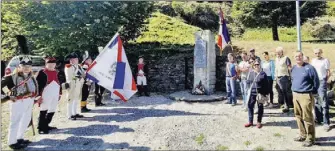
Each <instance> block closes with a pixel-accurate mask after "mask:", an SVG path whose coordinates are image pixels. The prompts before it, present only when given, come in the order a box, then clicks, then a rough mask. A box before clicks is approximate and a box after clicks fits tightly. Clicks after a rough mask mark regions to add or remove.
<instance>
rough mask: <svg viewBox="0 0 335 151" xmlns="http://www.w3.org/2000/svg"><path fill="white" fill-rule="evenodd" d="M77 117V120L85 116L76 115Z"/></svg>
mask: <svg viewBox="0 0 335 151" xmlns="http://www.w3.org/2000/svg"><path fill="white" fill-rule="evenodd" d="M75 117H76V118H83V117H84V116H83V115H80V114H76V115H75Z"/></svg>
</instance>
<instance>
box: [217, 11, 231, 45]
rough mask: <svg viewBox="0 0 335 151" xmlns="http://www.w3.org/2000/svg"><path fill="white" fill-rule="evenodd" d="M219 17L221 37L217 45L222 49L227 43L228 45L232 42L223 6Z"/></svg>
mask: <svg viewBox="0 0 335 151" xmlns="http://www.w3.org/2000/svg"><path fill="white" fill-rule="evenodd" d="M219 17H220V29H219V38H218V42H217V45H218V46H219V48H220V50H221V51H222V50H223V48H224V47H225V45H227V44H228V43H229V42H230V37H229V33H228V28H227V25H226V21H225V19H224V17H223V12H222V9H221V8H220V12H219Z"/></svg>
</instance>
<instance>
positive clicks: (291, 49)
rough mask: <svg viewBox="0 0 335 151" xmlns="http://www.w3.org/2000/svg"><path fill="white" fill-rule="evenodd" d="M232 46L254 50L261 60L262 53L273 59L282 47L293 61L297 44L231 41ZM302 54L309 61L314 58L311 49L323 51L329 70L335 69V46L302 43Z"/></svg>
mask: <svg viewBox="0 0 335 151" xmlns="http://www.w3.org/2000/svg"><path fill="white" fill-rule="evenodd" d="M232 43H233V45H236V46H238V47H240V48H243V50H245V51H248V50H250V49H251V48H254V49H255V50H256V55H258V56H260V57H261V58H262V52H264V51H268V52H269V54H270V57H271V58H272V59H274V58H275V49H276V47H278V46H282V47H283V48H284V53H285V55H287V56H288V57H290V58H291V60H292V61H293V60H294V53H295V52H296V50H297V47H298V46H297V43H296V42H281V41H280V42H276V41H241V40H238V39H233V40H232ZM301 47H302V52H303V53H304V54H305V55H307V56H309V58H310V59H312V58H314V53H313V49H315V48H321V49H323V50H324V52H323V55H324V57H326V58H328V59H329V61H330V65H331V69H333V70H334V68H335V44H330V43H328V44H325V43H306V42H303V43H302V44H301Z"/></svg>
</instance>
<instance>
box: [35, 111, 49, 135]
mask: <svg viewBox="0 0 335 151" xmlns="http://www.w3.org/2000/svg"><path fill="white" fill-rule="evenodd" d="M47 112H48V111H40V117H39V120H38V127H37V129H38V133H39V134H48V133H49V130H48V127H47V126H48V123H47V119H46V115H47Z"/></svg>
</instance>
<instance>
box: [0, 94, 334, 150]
mask: <svg viewBox="0 0 335 151" xmlns="http://www.w3.org/2000/svg"><path fill="white" fill-rule="evenodd" d="M90 104H93V102H92V103H90ZM7 106H8V104H4V105H3V106H2V113H3V114H2V117H3V118H2V123H3V125H2V126H3V127H2V148H3V149H7V144H6V143H7V138H6V137H7V128H6V127H7V126H8V121H6V119H7V120H8V115H9V114H8V108H7ZM89 108H91V109H93V110H92V111H91V112H89V113H86V114H84V115H85V116H86V118H83V119H80V120H77V121H70V120H68V119H67V118H66V103H65V102H64V101H62V102H61V103H60V105H59V111H58V112H57V113H56V115H55V116H56V118H55V119H54V121H53V122H52V124H51V125H53V126H56V127H58V128H59V130H55V131H52V132H51V133H50V134H48V135H38V134H37V135H36V136H35V137H32V136H31V130H29V131H28V132H27V133H28V134H27V135H28V137H29V138H30V139H31V140H33V141H34V143H32V144H31V145H29V146H28V147H27V148H26V149H27V150H77V149H80V150H105V149H134V150H196V149H197V150H226V149H232V150H252V149H256V150H273V149H276V150H279V149H280V150H307V148H303V147H302V146H301V145H302V144H301V143H297V142H294V141H293V138H294V137H295V136H296V135H297V134H298V129H297V126H296V122H295V118H294V117H293V111H291V112H290V113H289V114H281V113H279V111H278V109H266V110H265V117H264V119H263V123H264V124H265V125H264V127H263V128H262V129H257V128H256V127H253V128H244V126H243V125H244V124H245V123H246V122H247V116H248V115H247V112H245V111H243V110H242V108H241V106H239V105H238V106H235V107H232V106H230V105H226V104H223V103H222V102H215V103H192V104H189V103H185V102H174V101H172V100H169V99H167V98H166V97H164V96H162V95H154V96H152V97H150V98H149V97H140V98H138V97H134V98H132V99H131V100H130V101H129V102H128V103H123V102H114V101H111V100H110V101H108V105H107V106H106V107H99V108H95V107H94V106H92V105H89ZM35 112H38V111H37V109H36V108H35ZM34 118H35V123H36V122H37V114H36V113H35V117H34ZM255 120H256V117H255ZM334 121H335V119H334V118H333V119H332V122H333V124H334ZM5 124H7V125H5ZM333 127H334V126H333ZM316 130H317V133H316V135H317V138H318V143H319V145H318V146H314V147H312V148H308V149H311V150H334V149H335V129H333V130H332V131H330V132H328V133H327V132H324V131H323V129H322V127H321V126H318V127H317V128H316Z"/></svg>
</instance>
